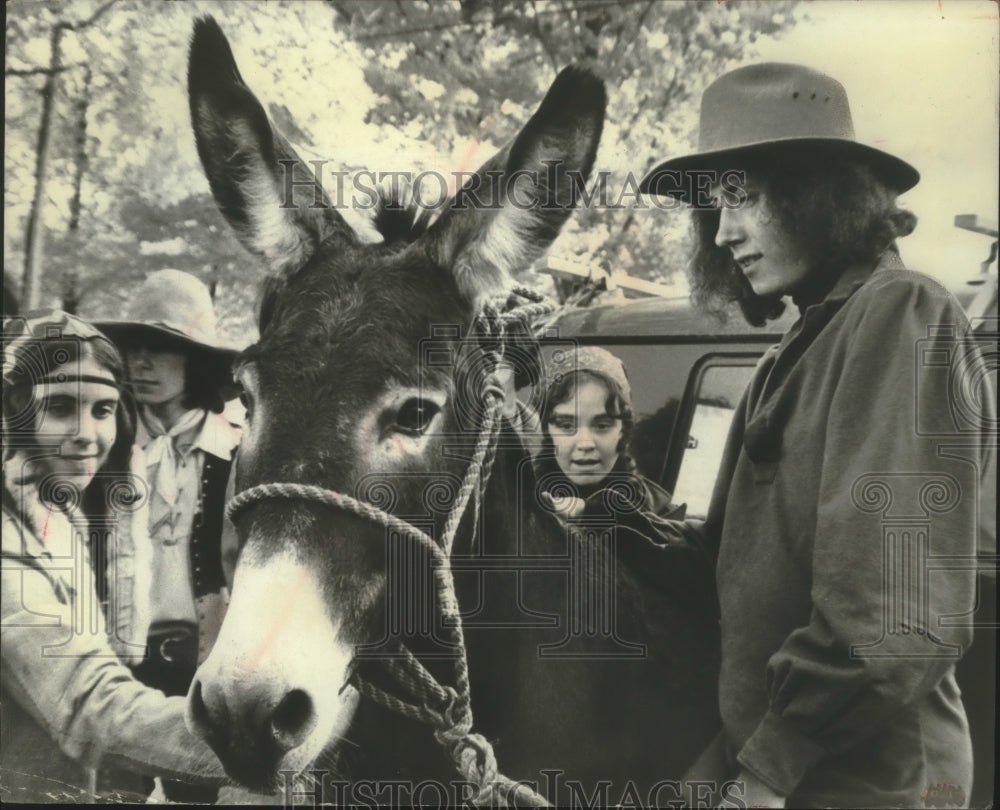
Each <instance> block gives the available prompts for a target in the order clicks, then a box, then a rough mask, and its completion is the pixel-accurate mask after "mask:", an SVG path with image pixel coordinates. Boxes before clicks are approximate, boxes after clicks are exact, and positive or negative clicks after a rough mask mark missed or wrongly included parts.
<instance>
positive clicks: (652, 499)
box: [535, 454, 718, 620]
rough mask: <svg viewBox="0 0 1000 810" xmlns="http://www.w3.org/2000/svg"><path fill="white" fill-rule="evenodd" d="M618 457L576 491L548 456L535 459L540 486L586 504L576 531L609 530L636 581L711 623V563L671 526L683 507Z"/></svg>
mask: <svg viewBox="0 0 1000 810" xmlns="http://www.w3.org/2000/svg"><path fill="white" fill-rule="evenodd" d="M631 467H632V464H631V463H630V461H629V459H628V458H627V457H626V456H624V455H622V456H620V457H619V458H618V461H617V462H616V463H615V466H614V467H613V468H612V469H611V472H609V473H608V475H607V476H605V478H604V479H602V480H601V481H600V483H598V484H596V485H594V486H589V487H581V486H579V485H577V484H574V483H573V482H572V481H570V480H569V479H568V478H566V476H565V475H564V474H563V473H562V471H561V470H560V469H559V466H558V464H557V462H556V460H555V458H554V457H552V456H547V455H544V454H543V455H541V456H539V458H538V459H536V463H535V471H536V475H537V477H538V480H539V483H540V485H541V486H542V487H544V488H548V489H551V490H553V491H555V492H558V493H559V494H572V495H574V496H575V497H579V498H582V499H583V500H584V502H585V506H584V509H583V513H582V514H580V515H577V516H575V517H573V518H570V519H569V523H571V524H573V525H575V526H577V527H585V526H593V527H601V526H614V527H615V552H616V556H617V558H618V559H619V560H621V561H622V562H624V563H625V564H626V565H628V566H629V568H630V569H631V571H632V572H633V573H634V574H635V575H636V576H637V578H639V579H640V580H641V581H643V582H646V583H647V584H648V585H649V586H650V587H652V588H654V589H656V590H659V591H663V590H665V591H667V592H668V593H669V594H670V595H671V597H673V600H674V601H675V602H676V603H678V604H681V605H683V606H685V607H686V608H689V609H691V610H692V611H693V612H695V613H697V614H699V618H706V617H708V618H710V619H713V620H714V619H715V618H716V617H717V616H718V601H717V600H716V598H715V580H714V569H713V563H712V560H711V558H710V557H709V555H708V554H707V553H706V552H705V550H704V547H703V546H702V545H701V544H692V543H689V542H687V541H686V540H683V539H679V538H678V537H677V535H676V533H675V532H674V531H672V529H671V526H672V525H673V522H675V521H679V520H683V518H684V513H685V508H686V507H685V505H684V504H680V505H675V504H674V503H673V500H672V497H671V495H670V493H669V492H667V491H666V490H665V489H663V488H662V487H661V486H659V485H657V484H655V483H653V482H652V481H650V480H649V479H648V478H646V477H644V476H642V475H640V474H639V473H637V472H635V471H634V470H633V469H631Z"/></svg>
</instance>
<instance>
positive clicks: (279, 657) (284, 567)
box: [187, 553, 353, 774]
mask: <svg viewBox="0 0 1000 810" xmlns="http://www.w3.org/2000/svg"><path fill="white" fill-rule="evenodd" d="M233 585H234V587H233V599H232V602H231V603H230V605H229V610H228V612H227V614H226V620H225V622H224V624H223V626H222V631H221V633H220V634H219V638H218V641H217V642H216V644H215V647H214V648H213V650H212V653H211V655H210V656H209V658H208V660H206V661H205V663H204V664H203V665H202V666H201V668H200V669H199V671H198V674H197V676H196V678H195V681H194V683H193V684H192V687H191V691H190V693H189V697H188V708H187V721H188V726H189V728H190V729H191V730H192V732H193V733H195V734H198V735H199V736H201V737H202V738H204V739H205V740H207V741H208V742H209V744H210V745H212V747H213V748H214V749H215V751H216V753H217V754H218V756H219V758H220V759H221V760H222V762H223V764H225V765H226V767H227V769H229V770H230V771H231V772H233V773H239V774H245V773H248V772H249V773H253V772H254V771H255V770H257V771H260V770H265V771H272V772H276V771H277V770H279V769H285V768H288V769H293V770H298V769H299V768H302V767H305V765H307V764H308V763H309V762H311V761H312V760H313V759H314V758H315V757H316V756H318V755H319V753H320V752H321V751H322V750H323V748H324V747H325V746H326V744H327V743H328V742H329V741H330V740H331V738H332V737H333V736H334V735H335V734H336V733H342V732H343V731H344V727H345V725H346V722H345V719H344V718H343V717H341V713H342V710H343V709H344V700H343V697H344V696H342V695H341V694H339V690H340V687H341V686H342V684H343V683H344V680H345V677H346V673H347V668H348V665H349V663H350V660H351V656H352V652H353V651H352V650H351V649H350V648H349V647H346V646H345V645H344V644H343V643H342V642H341V641H340V640H339V639H338V630H339V622H338V621H337V620H336V619H335V618H333V616H332V610H331V608H330V606H329V605H328V604H327V600H326V599H325V597H324V593H323V590H322V588H321V586H320V583H319V582H318V581H317V578H316V576H315V573H314V572H313V571H312V570H310V568H309V567H308V566H306V565H304V564H303V563H302V562H301V561H299V560H296V559H295V558H294V557H293V556H292V555H290V554H287V553H283V554H279V555H276V556H272V557H270V558H268V559H267V560H266V561H263V562H261V563H257V564H255V561H253V559H252V557H251V558H250V559H249V560H248V561H241V563H240V567H239V568H238V569H237V572H236V578H235V582H234V584H233ZM351 697H352V696H351V695H348V698H351Z"/></svg>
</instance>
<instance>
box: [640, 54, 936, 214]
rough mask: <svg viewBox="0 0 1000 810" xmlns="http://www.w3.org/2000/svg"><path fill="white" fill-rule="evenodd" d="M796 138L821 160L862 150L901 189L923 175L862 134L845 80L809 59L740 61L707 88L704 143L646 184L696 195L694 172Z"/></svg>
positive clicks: (682, 196) (647, 189)
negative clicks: (797, 61) (796, 62)
mask: <svg viewBox="0 0 1000 810" xmlns="http://www.w3.org/2000/svg"><path fill="white" fill-rule="evenodd" d="M790 146H792V147H795V148H802V149H808V150H815V152H816V154H817V159H820V160H821V159H823V158H822V155H823V154H825V153H827V151H828V150H835V151H838V152H839V153H841V154H852V155H855V156H857V157H858V158H859V159H860V160H863V161H865V162H866V163H867V164H868V165H869V166H871V168H872V169H873V170H874V171H875V172H877V173H878V174H879V176H880V177H881V178H882V180H883V181H884V182H886V184H887V185H888V186H889V187H890V188H892V189H893V190H894V191H896V193H900V194H901V193H902V192H904V191H907V190H909V189H911V188H913V186H915V185H916V184H917V183H918V182H919V180H920V173H919V172H918V171H917V170H916V169H915V168H914V167H913V166H911V165H910V164H909V163H907V162H906V161H905V160H902V159H900V158H898V157H896V156H895V155H891V154H889V153H888V152H884V151H882V150H881V149H876V148H875V147H873V146H868V145H867V144H863V143H861V142H859V141H858V140H857V138H856V137H855V134H854V123H853V120H852V118H851V109H850V106H849V104H848V102H847V93H846V91H845V90H844V87H843V85H842V84H841V83H840V82H838V81H837V80H836V79H833V78H831V77H830V76H827V75H825V74H823V73H820V72H819V71H816V70H813V69H811V68H808V67H805V66H803V65H793V64H784V63H778V62H765V63H762V64H757V65H750V66H748V67H743V68H738V69H737V70H734V71H732V72H730V73H727V74H725V75H724V76H721V77H720V78H718V79H716V80H715V81H714V82H713V83H712V84H710V85H709V86H708V87H707V88H706V90H705V92H704V94H703V96H702V99H701V115H700V123H699V131H698V151H697V152H694V153H692V154H690V155H684V156H682V157H676V158H670V159H668V160H664V161H663V162H661V163H660V164H659V165H657V166H656V167H655V168H654V169H652V171H650V172H649V173H648V174H647V175H646V176H645V177H644V178H643V179H642V181H641V182H640V183H639V191H640V192H642V193H644V194H659V195H668V196H671V197H674V198H676V199H678V200H682V201H684V202H690V201H691V192H692V190H699V187H698V185H697V184H696V183H695V182H693V178H692V177H691V173H692V172H695V171H699V172H701V171H714V172H722V171H725V170H727V169H735V170H739V169H741V168H743V166H744V165H745V164H746V162H747V161H748V160H752V159H754V158H757V157H764V156H766V155H768V154H769V153H771V152H776V151H781V150H783V149H787V148H788V147H790ZM699 180H700V182H701V184H702V186H704V183H705V181H704V180H703V179H700V178H699ZM706 190H707V189H706Z"/></svg>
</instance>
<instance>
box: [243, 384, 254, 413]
mask: <svg viewBox="0 0 1000 810" xmlns="http://www.w3.org/2000/svg"><path fill="white" fill-rule="evenodd" d="M240 405H242V406H243V407H244V408H245V409H246V412H247V419H252V418H253V397H251V396H250V394H248V393H247V391H246V389H245V388H244V389H242V390H241V391H240Z"/></svg>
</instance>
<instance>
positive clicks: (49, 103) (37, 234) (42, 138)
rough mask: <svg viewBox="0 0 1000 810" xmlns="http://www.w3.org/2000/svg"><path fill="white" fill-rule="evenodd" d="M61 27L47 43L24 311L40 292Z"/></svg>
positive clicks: (35, 304) (27, 241)
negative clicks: (43, 216)
mask: <svg viewBox="0 0 1000 810" xmlns="http://www.w3.org/2000/svg"><path fill="white" fill-rule="evenodd" d="M64 30H65V29H64V27H63V26H62V25H58V24H57V25H55V26H54V27H53V28H52V36H51V39H50V56H49V72H48V73H47V74H46V76H45V84H44V86H43V87H42V118H41V122H40V123H39V125H38V148H37V151H36V156H35V193H34V195H33V197H32V199H31V211H30V213H29V214H28V233H27V235H26V236H25V240H24V242H25V250H24V280H23V282H22V284H23V287H22V294H21V299H22V301H21V305H22V306H23V308H24V309H25V310H32V309H35V308H36V307H38V304H39V300H40V298H41V290H42V278H41V276H42V253H43V250H44V236H45V225H44V223H43V221H42V213H43V208H44V206H45V175H46V171H47V169H48V162H49V145H50V143H51V142H52V107H53V105H54V103H55V97H56V90H57V89H58V87H59V73H60V71H61V69H62V64H61V63H62V35H63V31H64Z"/></svg>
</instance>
